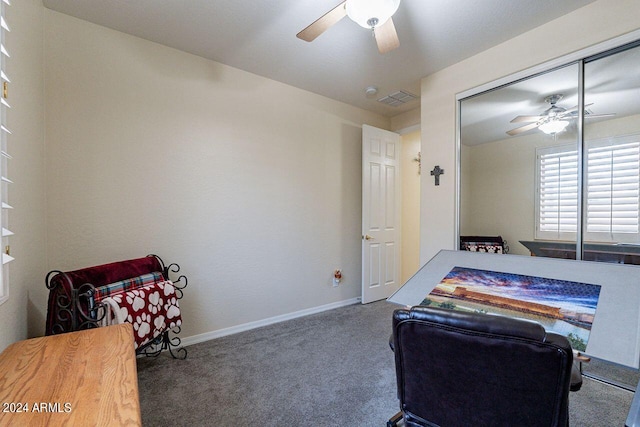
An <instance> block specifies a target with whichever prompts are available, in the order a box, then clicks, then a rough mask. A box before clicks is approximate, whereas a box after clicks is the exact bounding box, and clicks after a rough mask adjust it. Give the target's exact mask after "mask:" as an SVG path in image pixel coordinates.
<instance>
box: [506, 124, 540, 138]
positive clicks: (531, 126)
mask: <svg viewBox="0 0 640 427" xmlns="http://www.w3.org/2000/svg"><path fill="white" fill-rule="evenodd" d="M537 127H538V123H530V124H528V125H526V126H522V127H519V128H515V129H512V130H510V131H508V132H507V134H509V135H511V136H513V135H517V134H519V133H522V132H526V131H528V130H531V129H535V128H537Z"/></svg>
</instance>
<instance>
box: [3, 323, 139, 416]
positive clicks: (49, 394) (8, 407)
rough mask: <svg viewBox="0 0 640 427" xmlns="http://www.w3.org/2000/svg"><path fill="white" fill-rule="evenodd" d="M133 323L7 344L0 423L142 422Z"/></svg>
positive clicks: (4, 358) (4, 353)
mask: <svg viewBox="0 0 640 427" xmlns="http://www.w3.org/2000/svg"><path fill="white" fill-rule="evenodd" d="M132 337H133V333H132V328H131V324H128V323H125V324H121V325H115V326H107V327H103V328H95V329H89V330H85V331H79V332H71V333H66V334H60V335H52V336H47V337H41V338H33V339H29V340H25V341H19V342H16V343H13V344H11V345H10V346H9V347H7V348H6V349H5V351H4V352H2V354H0V405H1V406H0V425H2V426H5V425H7V426H8V425H10V426H22V425H25V426H27V425H28V426H47V427H48V426H62V425H64V426H106V425H109V426H140V425H141V424H142V423H141V417H140V402H139V396H138V376H137V369H136V358H135V350H134V345H133V338H132Z"/></svg>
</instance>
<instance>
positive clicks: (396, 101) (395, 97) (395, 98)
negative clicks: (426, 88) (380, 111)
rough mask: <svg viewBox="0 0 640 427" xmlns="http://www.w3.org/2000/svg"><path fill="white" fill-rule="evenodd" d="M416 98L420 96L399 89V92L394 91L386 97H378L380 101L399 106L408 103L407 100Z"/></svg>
mask: <svg viewBox="0 0 640 427" xmlns="http://www.w3.org/2000/svg"><path fill="white" fill-rule="evenodd" d="M414 99H418V97H417V96H415V95H414V94H411V93H409V92H405V91H403V90H399V91H397V92H393V93H392V94H390V95H387V96H385V97H384V98H380V99H378V101H379V102H382V103H383V104H387V105H391V106H392V107H399V106H400V105H402V104H406V103H407V102H411V101H413V100H414Z"/></svg>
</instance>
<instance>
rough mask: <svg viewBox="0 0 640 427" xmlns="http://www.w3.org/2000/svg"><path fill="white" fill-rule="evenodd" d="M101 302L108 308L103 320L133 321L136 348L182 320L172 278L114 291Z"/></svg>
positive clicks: (114, 322) (105, 321) (107, 322)
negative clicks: (118, 291) (114, 292)
mask: <svg viewBox="0 0 640 427" xmlns="http://www.w3.org/2000/svg"><path fill="white" fill-rule="evenodd" d="M102 303H104V304H105V305H106V307H107V308H108V309H107V313H106V315H105V317H104V319H103V324H106V325H113V324H118V323H124V322H127V323H131V324H132V325H133V335H134V338H135V347H136V349H137V348H139V347H141V346H143V345H145V344H147V343H148V342H150V341H152V340H153V339H155V338H157V337H158V336H159V335H160V334H162V333H163V332H164V331H166V330H167V329H173V328H175V327H177V326H180V325H181V324H182V316H181V314H180V307H179V306H178V297H177V295H176V288H175V287H174V285H173V283H172V282H171V281H170V280H167V281H164V282H159V283H155V284H152V285H148V286H142V287H139V288H137V289H132V290H128V291H124V292H120V293H117V294H113V295H111V296H109V297H105V298H103V299H102Z"/></svg>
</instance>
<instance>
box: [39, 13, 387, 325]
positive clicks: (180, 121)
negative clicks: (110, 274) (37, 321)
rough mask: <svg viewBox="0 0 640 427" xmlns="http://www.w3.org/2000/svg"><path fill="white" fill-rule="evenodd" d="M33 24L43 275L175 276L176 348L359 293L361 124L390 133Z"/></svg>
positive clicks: (299, 97)
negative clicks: (183, 278)
mask: <svg viewBox="0 0 640 427" xmlns="http://www.w3.org/2000/svg"><path fill="white" fill-rule="evenodd" d="M45 23H46V25H45V71H46V72H45V81H46V98H45V99H46V111H47V114H46V129H47V154H48V155H47V212H48V216H47V220H48V232H49V238H48V245H47V250H48V254H49V262H48V264H49V267H51V268H58V269H63V270H65V269H74V268H79V267H85V266H89V265H93V264H96V263H103V262H107V261H116V260H118V259H125V258H129V257H137V256H144V255H146V254H147V253H150V252H153V253H156V254H158V255H160V256H161V257H163V258H164V259H165V261H167V262H177V263H179V264H180V265H181V267H182V272H183V273H184V274H186V275H187V276H188V278H189V287H188V288H187V290H186V292H185V298H184V300H183V301H182V302H181V306H182V309H183V314H184V328H183V333H182V336H183V337H189V336H195V335H198V334H206V333H210V332H212V331H216V330H220V329H223V328H229V327H233V326H236V325H240V324H244V323H248V322H253V321H260V320H262V319H266V318H272V317H275V316H280V315H285V314H287V313H291V312H295V311H299V310H305V309H310V308H313V307H318V306H322V305H326V304H333V303H337V302H341V301H346V300H349V299H353V298H355V297H358V296H359V295H360V276H361V272H360V270H361V261H360V257H361V255H360V254H361V214H362V208H361V180H362V178H361V170H362V166H361V163H362V159H361V151H362V150H361V138H362V131H361V125H362V124H363V123H367V124H370V125H372V126H376V127H380V128H385V129H388V128H389V119H387V118H384V117H382V116H379V115H376V114H373V113H370V112H366V111H364V110H361V109H358V108H354V107H351V106H348V105H346V104H342V103H339V102H336V101H333V100H329V99H327V98H324V97H321V96H318V95H315V94H312V93H309V92H305V91H302V90H299V89H296V88H293V87H291V86H287V85H284V84H281V83H277V82H275V81H273V80H268V79H265V78H262V77H259V76H256V75H253V74H250V73H247V72H243V71H240V70H238V69H234V68H231V67H228V66H225V65H222V64H220V63H216V62H212V61H209V60H205V59H203V58H201V57H197V56H194V55H190V54H187V53H184V52H180V51H177V50H174V49H170V48H167V47H164V46H161V45H158V44H155V43H151V42H148V41H145V40H142V39H139V38H135V37H131V36H128V35H125V34H123V33H119V32H116V31H113V30H110V29H107V28H104V27H100V26H97V25H94V24H91V23H88V22H84V21H80V20H78V19H74V18H71V17H69V16H66V15H62V14H59V13H57V12H53V11H50V10H47V11H46V13H45ZM336 268H341V269H342V270H343V280H342V283H341V285H340V286H339V287H336V288H334V287H332V275H333V271H334V269H336Z"/></svg>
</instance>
